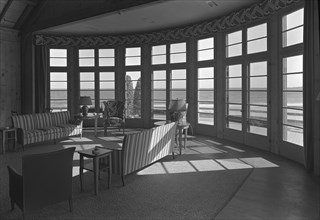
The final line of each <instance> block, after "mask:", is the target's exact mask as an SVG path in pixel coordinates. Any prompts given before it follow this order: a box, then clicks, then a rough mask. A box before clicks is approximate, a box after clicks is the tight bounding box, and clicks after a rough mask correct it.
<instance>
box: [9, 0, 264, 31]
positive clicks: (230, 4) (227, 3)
mask: <svg viewBox="0 0 320 220" xmlns="http://www.w3.org/2000/svg"><path fill="white" fill-rule="evenodd" d="M15 1H17V0H15ZM20 1H22V0H20ZM260 1H261V0H160V1H156V2H153V3H148V4H144V5H140V6H136V7H132V8H127V9H123V10H118V11H114V12H110V13H106V14H102V15H99V16H95V17H91V18H86V19H83V20H79V21H75V22H71V23H66V24H63V25H59V26H54V27H50V28H46V29H43V30H40V31H37V33H46V34H73V35H75V34H85V35H93V34H109V35H118V34H132V33H141V32H151V31H157V30H161V29H166V28H174V27H181V26H185V25H190V24H194V23H199V22H203V21H207V20H213V19H216V18H219V17H222V16H224V15H227V14H230V13H231V12H233V11H236V10H239V9H241V8H244V7H248V6H250V5H252V4H254V3H258V2H260Z"/></svg>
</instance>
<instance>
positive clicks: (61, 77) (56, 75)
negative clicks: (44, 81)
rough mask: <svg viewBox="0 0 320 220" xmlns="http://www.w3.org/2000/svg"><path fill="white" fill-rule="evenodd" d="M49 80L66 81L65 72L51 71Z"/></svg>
mask: <svg viewBox="0 0 320 220" xmlns="http://www.w3.org/2000/svg"><path fill="white" fill-rule="evenodd" d="M50 81H67V73H66V72H51V73H50Z"/></svg>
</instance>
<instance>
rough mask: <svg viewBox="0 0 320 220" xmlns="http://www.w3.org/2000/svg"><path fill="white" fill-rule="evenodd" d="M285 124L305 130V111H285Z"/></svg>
mask: <svg viewBox="0 0 320 220" xmlns="http://www.w3.org/2000/svg"><path fill="white" fill-rule="evenodd" d="M283 124H286V125H291V126H295V127H300V128H303V111H302V110H295V109H286V108H285V109H283Z"/></svg>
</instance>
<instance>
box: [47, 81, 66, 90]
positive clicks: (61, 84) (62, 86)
mask: <svg viewBox="0 0 320 220" xmlns="http://www.w3.org/2000/svg"><path fill="white" fill-rule="evenodd" d="M50 88H51V89H54V90H55V89H67V82H50Z"/></svg>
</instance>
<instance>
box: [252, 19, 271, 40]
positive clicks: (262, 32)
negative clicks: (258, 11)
mask: <svg viewBox="0 0 320 220" xmlns="http://www.w3.org/2000/svg"><path fill="white" fill-rule="evenodd" d="M247 33H248V40H253V39H257V38H262V37H265V36H267V24H266V23H264V24H261V25H257V26H254V27H251V28H248V32H247Z"/></svg>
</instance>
